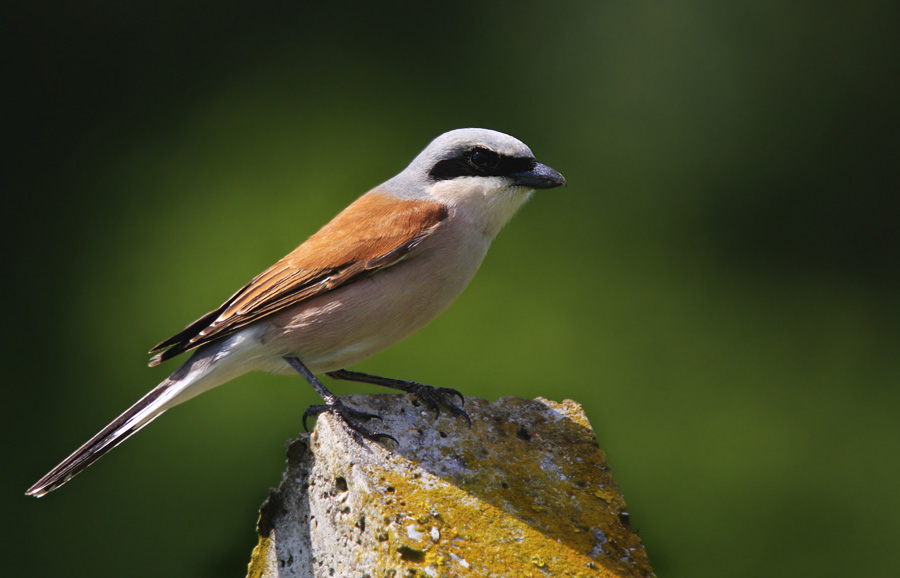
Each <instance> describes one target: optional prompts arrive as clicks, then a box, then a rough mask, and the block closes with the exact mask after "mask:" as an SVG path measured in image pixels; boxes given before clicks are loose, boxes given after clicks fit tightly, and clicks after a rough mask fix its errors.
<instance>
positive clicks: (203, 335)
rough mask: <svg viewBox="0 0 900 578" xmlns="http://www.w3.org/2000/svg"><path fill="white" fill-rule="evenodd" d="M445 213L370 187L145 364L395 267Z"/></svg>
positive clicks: (441, 207)
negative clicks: (314, 232) (366, 192)
mask: <svg viewBox="0 0 900 578" xmlns="http://www.w3.org/2000/svg"><path fill="white" fill-rule="evenodd" d="M446 217H447V208H446V207H445V206H444V205H442V204H441V203H437V202H429V201H408V200H401V199H396V198H393V197H389V196H387V195H385V194H382V193H379V192H377V191H373V192H371V193H368V194H366V195H363V196H362V197H360V198H359V199H358V200H357V201H356V202H354V203H353V204H351V205H350V206H349V207H347V208H346V209H344V211H342V212H341V213H340V214H339V215H338V216H337V217H335V218H334V219H333V220H332V221H331V222H329V223H328V224H327V225H325V226H324V227H322V229H320V230H319V232H317V233H316V234H315V235H313V236H312V237H310V238H309V239H307V240H306V242H304V243H303V244H301V245H300V246H299V247H297V248H296V249H294V250H293V251H292V252H291V253H289V254H288V255H286V256H285V257H284V258H283V259H281V260H280V261H278V262H277V263H275V264H274V265H272V266H271V267H269V268H268V269H266V270H265V271H263V272H262V273H260V274H259V275H257V276H256V277H255V278H254V279H253V280H252V281H250V282H249V283H247V284H246V285H244V286H243V287H242V288H241V289H239V290H238V291H237V293H235V294H234V295H232V296H231V297H230V298H229V299H228V300H226V301H225V302H224V303H223V304H222V305H221V306H219V307H218V308H217V309H215V310H213V311H210V312H209V313H207V314H206V315H204V316H202V317H201V318H199V319H198V320H196V321H194V322H193V323H191V324H190V325H188V326H187V327H186V328H185V329H184V330H182V331H181V332H179V333H177V334H176V335H173V336H172V337H170V338H169V339H166V340H165V341H162V342H160V343H159V344H158V345H156V346H155V347H154V348H153V349H151V350H150V353H156V355H154V356H153V357H152V358H151V360H150V365H157V364H159V363H161V362H163V361H165V360H167V359H170V358H172V357H174V356H176V355H178V354H180V353H183V352H185V351H188V350H190V349H194V348H195V347H199V346H201V345H203V344H205V343H209V342H211V341H215V340H216V339H221V338H222V337H225V336H227V335H230V334H232V333H234V332H235V331H238V330H239V329H241V328H243V327H246V326H247V325H249V324H250V323H253V322H255V321H258V320H260V319H262V318H264V317H267V316H269V315H272V314H273V313H276V312H278V311H281V310H283V309H285V308H287V307H291V306H293V305H297V304H299V303H302V302H303V301H306V300H307V299H310V298H312V297H315V296H318V295H321V294H323V293H326V292H328V291H331V290H333V289H336V288H338V287H341V286H343V285H346V284H348V283H351V282H353V281H356V280H358V279H361V278H364V277H367V276H369V275H372V274H375V273H377V272H378V270H379V269H382V268H384V267H388V266H390V265H393V264H395V263H396V262H398V261H399V260H400V259H402V258H403V257H404V256H406V255H407V254H408V253H409V252H410V251H411V250H412V249H413V248H414V247H415V246H416V245H418V244H419V243H420V242H421V241H422V240H423V239H425V238H426V237H428V236H429V235H431V234H432V233H433V232H434V230H435V229H436V228H437V227H438V226H439V225H440V223H441V221H443V220H444V219H445V218H446Z"/></svg>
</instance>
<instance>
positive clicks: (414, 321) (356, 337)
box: [261, 214, 490, 373]
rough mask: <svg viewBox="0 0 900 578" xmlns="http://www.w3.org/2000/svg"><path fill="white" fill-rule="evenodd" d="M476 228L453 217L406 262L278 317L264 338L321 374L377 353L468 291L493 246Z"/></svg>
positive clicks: (413, 330)
mask: <svg viewBox="0 0 900 578" xmlns="http://www.w3.org/2000/svg"><path fill="white" fill-rule="evenodd" d="M476 229H483V226H482V225H481V224H480V223H475V222H473V221H471V220H469V219H467V218H465V217H464V216H460V215H458V214H454V215H451V216H450V217H448V218H447V219H446V220H445V221H444V222H443V223H441V226H440V229H439V230H437V231H435V233H434V234H433V235H432V236H430V237H429V238H427V239H426V240H424V241H423V242H422V244H421V245H420V246H418V247H416V248H415V249H414V250H413V251H412V252H411V253H410V254H409V255H408V256H407V257H406V258H404V259H403V260H402V261H400V262H399V263H397V264H395V265H392V266H390V267H388V268H386V269H383V270H380V271H378V272H377V273H375V274H374V275H372V276H370V277H368V278H365V279H361V280H359V281H356V282H353V283H351V284H349V285H347V286H344V287H341V288H339V289H336V290H334V291H331V292H329V293H326V294H324V295H321V296H319V297H315V298H313V299H310V300H309V301H307V302H304V303H302V304H300V305H298V306H296V307H294V308H291V309H289V310H286V311H284V312H281V313H278V314H276V315H274V316H273V317H272V318H270V319H269V320H267V328H266V330H265V331H264V332H263V333H262V335H261V339H262V340H264V341H265V342H266V345H267V346H269V347H271V348H272V350H273V351H275V352H277V354H278V355H279V356H284V355H295V356H297V357H298V358H299V359H300V360H301V361H303V362H304V363H305V364H306V365H307V366H308V367H309V368H310V369H311V370H312V371H313V372H317V373H321V372H326V371H333V370H336V369H342V368H344V367H346V366H349V365H352V364H354V363H358V362H359V361H362V360H363V359H366V358H367V357H370V356H372V355H374V354H376V353H378V352H379V351H381V350H383V349H385V348H387V347H389V346H391V345H393V344H394V343H397V342H398V341H400V340H402V339H404V338H406V337H408V336H409V335H411V334H413V333H415V332H416V331H418V330H419V329H421V328H422V327H424V326H425V325H427V324H428V323H429V322H430V321H432V320H433V319H434V318H435V317H437V316H438V315H439V314H440V313H442V312H443V311H444V310H445V309H446V308H447V307H448V306H449V305H450V304H451V303H453V301H454V300H456V298H457V297H458V296H459V295H460V294H461V293H462V291H463V290H464V289H465V288H466V286H468V284H469V282H470V281H471V280H472V277H473V276H474V275H475V273H476V271H477V270H478V267H479V266H480V264H481V262H482V260H483V259H484V256H485V253H486V252H487V249H488V247H489V245H490V239H489V238H487V237H486V236H485V235H483V234H482V232H481V231H480V230H476ZM267 349H268V347H267ZM285 367H286V369H285V373H289V372H290V370H289V368H287V366H286V364H285Z"/></svg>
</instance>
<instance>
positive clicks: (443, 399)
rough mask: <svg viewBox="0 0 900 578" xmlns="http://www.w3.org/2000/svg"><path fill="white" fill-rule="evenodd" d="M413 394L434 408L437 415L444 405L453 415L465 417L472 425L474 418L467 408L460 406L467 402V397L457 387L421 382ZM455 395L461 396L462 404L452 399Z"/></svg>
mask: <svg viewBox="0 0 900 578" xmlns="http://www.w3.org/2000/svg"><path fill="white" fill-rule="evenodd" d="M413 394H414V395H415V396H416V397H418V398H419V399H421V400H422V401H423V402H425V405H427V406H428V407H429V408H430V409H432V410H433V411H434V413H435V415H440V413H441V407H443V408H445V409H446V410H447V411H449V412H450V413H451V414H452V415H455V416H457V417H462V418H465V420H466V422H468V424H469V425H472V419H471V418H470V417H469V414H467V413H466V412H465V410H463V408H462V407H460V405H462V404H464V403H465V402H466V399H465V397H463V394H461V393H460V392H458V391H456V390H455V389H453V388H450V387H432V386H430V385H421V384H419V387H418V388H416V390H415V391H414V392H413ZM454 396H455V397H458V398H459V400H460V405H456V404H455V403H454V402H453V401H452V400H451V398H452V397H454Z"/></svg>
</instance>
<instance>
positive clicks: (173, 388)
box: [26, 128, 566, 496]
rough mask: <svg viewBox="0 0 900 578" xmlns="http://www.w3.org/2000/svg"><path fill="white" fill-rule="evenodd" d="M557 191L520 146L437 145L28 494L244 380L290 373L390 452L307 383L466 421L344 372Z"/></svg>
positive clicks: (217, 322)
mask: <svg viewBox="0 0 900 578" xmlns="http://www.w3.org/2000/svg"><path fill="white" fill-rule="evenodd" d="M565 184H566V180H565V179H564V178H563V176H562V175H561V174H559V173H558V172H556V171H555V170H553V169H551V168H550V167H548V166H546V165H543V164H541V163H539V162H537V161H536V160H535V158H534V155H533V154H532V152H531V150H530V149H529V148H528V147H527V146H525V144H524V143H522V142H521V141H519V140H517V139H515V138H513V137H511V136H509V135H507V134H503V133H500V132H496V131H492V130H487V129H476V128H466V129H458V130H453V131H450V132H447V133H445V134H442V135H441V136H439V137H437V138H436V139H434V140H433V141H432V142H431V143H430V144H429V145H428V146H427V147H425V150H423V151H422V152H421V153H419V155H418V156H417V157H416V158H415V159H413V161H412V162H411V163H410V165H409V166H408V167H406V169H404V170H403V171H402V172H401V173H400V174H398V175H397V176H395V177H393V178H392V179H390V180H388V181H387V182H385V183H383V184H381V185H379V186H378V187H375V188H374V189H372V190H371V191H369V192H368V193H366V194H364V195H363V196H362V197H360V198H359V199H357V200H356V201H355V202H354V203H352V204H351V205H350V206H349V207H347V208H346V209H344V210H343V211H342V212H341V213H339V214H338V215H337V216H336V217H335V218H334V219H332V220H331V222H329V223H328V224H327V225H325V226H324V227H322V229H320V230H319V231H318V232H317V233H316V234H314V235H313V236H312V237H310V238H309V239H307V240H306V242H304V243H303V244H301V245H300V246H299V247H297V248H296V249H294V250H293V251H292V252H291V253H290V254H288V255H287V256H286V257H284V258H283V259H281V260H280V261H278V262H277V263H275V264H274V265H272V266H271V267H269V268H268V269H266V270H265V271H263V272H262V273H261V274H260V275H258V276H256V277H255V278H254V279H253V280H252V281H250V282H249V283H248V284H246V285H245V286H244V287H242V288H241V289H240V290H238V292H237V293H235V294H234V295H232V296H231V297H230V298H229V299H228V300H227V301H225V303H223V304H222V305H221V306H219V307H218V308H217V309H215V310H214V311H211V312H209V313H207V314H206V315H204V316H203V317H201V318H200V319H198V320H197V321H195V322H193V323H191V324H190V325H189V326H187V327H186V328H185V329H184V330H183V331H181V332H179V333H178V334H176V335H174V336H172V337H170V338H169V339H166V340H165V341H163V342H161V343H160V344H159V345H157V346H156V347H154V348H153V349H152V350H150V353H154V354H155V355H154V356H153V357H152V358H151V360H150V365H151V366H154V365H157V364H159V363H161V362H163V361H165V360H167V359H169V358H172V357H175V356H176V355H179V354H181V353H184V352H186V351H189V350H194V353H193V354H192V355H191V356H190V358H188V360H187V361H185V362H184V364H183V365H182V366H181V367H179V368H178V369H177V370H175V372H174V373H172V375H170V376H169V377H168V378H166V379H165V380H163V382H162V383H160V384H159V385H158V386H156V387H155V388H154V389H153V390H152V391H150V392H149V393H148V394H147V395H145V396H144V397H142V398H141V399H140V400H138V402H137V403H135V404H134V405H133V406H131V407H130V408H128V409H127V410H126V411H125V413H123V414H122V415H120V416H119V417H117V418H116V419H115V420H114V421H113V422H112V423H111V424H109V425H108V426H106V427H105V428H103V429H102V430H101V431H100V432H99V433H98V434H97V435H95V436H94V437H93V438H91V439H90V440H88V442H87V443H85V444H84V445H83V446H81V447H80V448H78V449H77V450H76V451H75V452H74V453H73V454H72V455H70V456H69V457H68V458H66V459H65V460H63V462H62V463H61V464H59V465H58V466H56V467H55V468H53V470H51V471H50V472H49V473H48V474H47V475H46V476H44V477H43V478H41V479H40V480H39V481H38V482H37V483H36V484H34V485H33V486H32V487H31V488H29V489H28V491H27V492H26V493H27V494H28V495H31V496H43V495H45V494H47V493H48V492H50V491H52V490H55V489H56V488H58V487H60V486H62V485H63V484H65V483H66V482H68V481H69V480H70V479H72V477H74V476H75V475H76V474H78V473H79V472H81V471H82V470H84V469H85V468H86V467H88V466H89V465H91V464H92V463H94V462H95V461H96V460H97V459H99V458H100V457H101V456H103V455H104V454H105V453H106V452H108V451H109V450H111V449H112V448H114V447H115V446H117V445H118V444H120V443H122V442H123V441H125V440H126V439H127V438H128V437H129V436H131V435H132V434H134V433H135V432H137V431H138V430H140V429H141V428H143V427H144V426H146V425H147V424H148V423H150V422H151V421H153V420H154V419H156V418H157V417H159V416H160V415H161V414H162V413H163V412H164V411H166V410H167V409H169V408H171V407H173V406H175V405H178V404H180V403H182V402H184V401H187V400H188V399H190V398H192V397H194V396H196V395H199V394H201V393H203V392H204V391H207V390H209V389H212V388H213V387H216V386H217V385H221V384H223V383H225V382H226V381H229V380H231V379H234V378H235V377H237V376H239V375H242V374H244V373H247V372H250V371H267V372H271V373H279V374H291V373H294V372H297V373H300V375H302V376H303V377H304V378H305V379H306V381H308V382H309V383H310V385H312V387H313V388H314V389H315V390H316V391H317V392H318V393H319V395H321V396H322V398H323V399H324V401H325V404H324V405H319V406H313V407H311V408H310V409H309V410H307V412H306V413H305V414H304V416H303V419H304V424H305V421H306V417H307V416H308V415H315V414H319V413H321V412H329V413H331V414H332V415H333V416H334V417H335V418H336V419H337V420H338V421H339V422H340V423H341V424H343V426H344V427H345V429H346V430H347V431H348V432H350V433H351V434H352V435H354V436H356V437H357V438H358V436H363V437H366V438H369V439H375V440H377V439H380V438H387V439H393V438H392V437H391V436H390V435H388V434H385V433H376V432H372V431H370V430H368V429H366V428H365V427H364V426H362V425H361V424H360V423H359V420H362V419H368V418H372V417H378V416H374V415H371V414H367V413H363V412H360V411H357V410H354V409H353V408H351V407H349V406H347V405H344V404H343V403H342V402H341V400H340V399H339V398H338V397H337V396H335V395H333V394H332V393H331V392H329V391H328V389H326V388H325V386H324V385H323V384H322V382H321V381H319V379H318V378H317V377H316V374H320V373H325V374H326V375H328V376H330V377H332V378H334V379H341V380H349V381H357V382H363V383H372V384H376V385H383V386H387V387H391V388H395V389H399V390H402V391H406V392H410V393H413V394H415V395H417V396H419V397H420V398H421V399H423V400H424V401H425V403H426V404H427V405H428V406H430V407H432V408H434V409H438V408H439V407H441V406H443V407H444V408H446V409H448V410H449V411H451V412H452V413H454V414H456V415H459V416H463V417H465V418H466V419H468V416H467V415H466V414H465V412H464V411H463V410H462V408H460V407H459V406H458V405H457V404H456V403H455V402H454V401H455V400H454V398H455V397H458V398H459V401H460V402H462V401H463V397H462V395H461V394H460V393H459V392H457V391H456V390H453V389H449V388H434V387H431V386H428V385H422V384H419V383H416V382H412V381H403V380H398V379H389V378H383V377H377V376H373V375H367V374H363V373H358V372H354V371H349V370H347V369H345V368H346V367H347V366H349V365H353V364H354V363H357V362H359V361H362V360H363V359H366V358H367V357H369V356H371V355H374V354H375V353H378V352H379V351H381V350H383V349H385V348H386V347H388V346H390V345H393V344H394V343H396V342H398V341H400V340H401V339H403V338H405V337H407V336H409V335H411V334H412V333H414V332H415V331H417V330H419V329H421V328H422V327H424V326H425V325H426V324H428V323H429V322H430V321H431V320H432V319H434V318H435V317H437V316H438V315H439V314H440V313H441V312H443V311H444V310H445V309H446V308H447V307H448V306H449V305H450V304H451V303H452V302H453V301H454V300H455V299H456V298H457V297H458V296H459V294H460V293H462V291H463V289H465V288H466V286H467V285H468V284H469V282H470V281H471V280H472V277H473V276H474V275H475V272H476V271H477V270H478V267H479V265H481V261H482V260H483V259H484V256H485V254H486V253H487V250H488V247H489V246H490V244H491V241H492V240H493V239H494V237H495V236H496V235H497V233H498V232H499V231H500V229H501V228H502V227H503V225H504V224H505V223H506V222H507V221H509V219H510V218H511V217H512V216H513V214H515V212H516V211H517V210H518V209H519V207H521V206H522V205H523V204H524V203H525V202H526V201H527V200H528V199H529V197H530V196H531V195H532V193H533V192H534V189H550V188H553V187H558V186H561V185H562V186H564V185H565Z"/></svg>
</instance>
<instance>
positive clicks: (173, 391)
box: [25, 352, 233, 498]
mask: <svg viewBox="0 0 900 578" xmlns="http://www.w3.org/2000/svg"><path fill="white" fill-rule="evenodd" d="M204 353H207V352H203V353H201V352H198V354H195V355H193V356H192V357H191V358H190V359H188V360H187V361H186V362H185V363H184V365H182V366H181V367H180V368H179V369H178V370H176V371H175V373H173V374H172V375H171V376H169V377H168V378H166V379H165V380H164V381H163V382H162V383H160V384H159V385H157V386H156V387H155V388H153V389H152V390H151V391H150V392H149V393H148V394H147V395H145V396H144V397H142V398H141V399H139V400H138V402H137V403H135V404H134V405H132V406H131V407H129V408H128V409H127V410H125V412H124V413H123V414H122V415H120V416H119V417H117V418H116V419H115V420H113V422H112V423H111V424H109V425H108V426H106V427H105V428H103V429H102V430H100V432H99V433H97V435H95V436H94V437H92V438H91V439H89V440H88V441H87V442H86V443H85V444H84V445H83V446H81V447H80V448H78V449H77V450H75V452H74V453H72V455H70V456H69V457H67V458H66V459H64V460H63V461H62V463H60V464H59V465H58V466H56V467H55V468H53V469H52V470H50V472H48V473H47V475H45V476H44V477H43V478H41V479H40V480H38V481H37V483H35V484H34V485H33V486H31V487H30V488H28V491H26V492H25V494H26V495H29V496H35V497H38V498H39V497H41V496H44V495H46V494H48V493H49V492H52V491H53V490H55V489H57V488H59V487H62V486H63V485H65V484H66V483H67V482H68V481H69V480H71V479H72V478H74V477H75V476H76V475H78V474H79V473H81V472H82V471H83V470H84V469H85V468H87V467H88V466H90V465H91V464H93V463H94V462H96V461H97V460H99V459H100V458H101V457H103V456H104V455H105V454H106V452H108V451H109V450H111V449H113V448H114V447H116V446H117V445H119V444H120V443H122V442H123V441H125V440H126V439H128V438H129V437H131V436H132V435H134V434H135V433H137V432H138V431H139V430H141V429H142V428H143V427H144V426H146V425H147V424H149V423H150V422H151V421H153V420H154V419H156V418H158V417H159V416H160V415H162V413H163V412H164V411H166V410H167V409H169V408H170V407H173V406H175V405H178V404H179V403H181V402H183V401H186V400H188V399H190V398H192V397H194V396H195V395H198V394H200V393H202V392H203V391H206V390H208V389H210V388H212V387H215V386H216V385H218V384H220V383H224V382H225V381H227V379H230V377H233V375H232V376H227V377H226V376H219V375H213V373H215V374H218V372H211V371H209V369H210V366H211V365H212V363H211V362H212V361H214V360H213V356H212V355H209V354H208V353H207V354H204ZM212 353H215V352H212Z"/></svg>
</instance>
